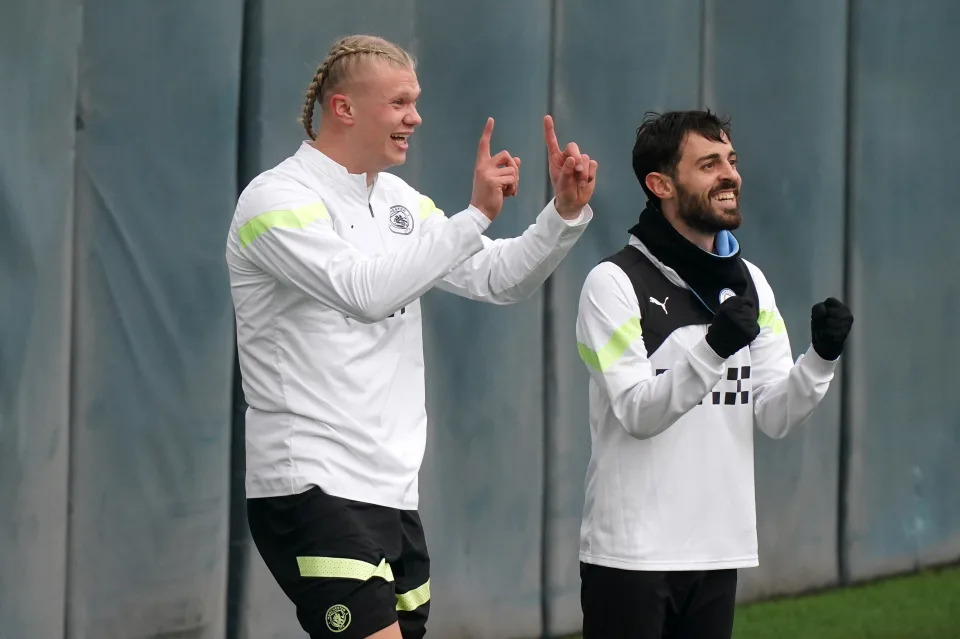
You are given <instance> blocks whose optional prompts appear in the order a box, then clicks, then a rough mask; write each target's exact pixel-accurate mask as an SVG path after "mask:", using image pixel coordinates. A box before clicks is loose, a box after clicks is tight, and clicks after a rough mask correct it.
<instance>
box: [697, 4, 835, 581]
mask: <svg viewBox="0 0 960 639" xmlns="http://www.w3.org/2000/svg"><path fill="white" fill-rule="evenodd" d="M846 14H847V10H846V6H845V4H844V3H842V2H835V1H834V0H816V1H813V2H810V1H806V0H789V1H787V2H778V3H767V2H763V1H762V0H749V1H747V2H738V3H735V4H727V3H724V2H717V1H715V0H707V4H706V13H705V17H706V23H705V25H704V27H705V28H704V33H705V43H706V48H705V50H704V64H705V68H704V89H705V90H704V101H705V104H706V105H708V106H710V107H712V108H713V109H716V110H719V111H720V112H721V113H723V114H727V115H729V116H731V118H732V119H733V134H732V141H733V146H734V148H735V149H736V150H737V152H738V161H739V163H738V167H737V168H738V169H739V171H740V175H741V177H742V178H743V186H742V190H741V207H740V208H741V211H742V213H743V225H742V226H741V227H740V229H738V230H737V231H734V233H735V234H736V236H737V239H738V240H739V241H740V246H741V247H742V250H743V257H744V258H745V259H747V260H749V261H751V262H753V263H754V264H756V265H757V266H759V267H760V269H761V270H763V272H764V275H765V276H766V278H767V280H768V281H769V282H770V285H771V286H772V287H773V291H774V294H775V295H776V299H777V307H778V308H779V310H780V313H781V315H782V316H783V319H784V322H785V323H786V326H787V332H788V334H789V336H790V345H791V347H792V349H793V355H794V357H796V356H797V355H799V354H800V353H803V352H804V351H806V350H807V348H808V347H809V346H810V307H811V306H813V304H815V303H817V302H820V301H823V299H825V298H826V297H827V296H834V297H838V298H843V293H844V291H843V248H844V184H845V166H844V162H845V161H844V148H845V137H844V136H845V130H846V129H845V118H846V102H845V98H846V84H845V81H846V67H845V65H844V64H843V60H845V58H846V46H847V31H846V24H847V21H846ZM757 24H762V25H763V28H762V29H758V28H751V29H744V25H757ZM841 393H842V388H841V377H840V375H839V374H838V375H837V376H836V377H835V378H834V381H833V383H832V384H831V386H830V390H829V392H828V393H827V396H826V397H825V398H824V401H823V403H822V404H821V405H820V406H819V408H818V409H817V411H816V412H815V413H814V415H813V416H812V417H811V418H810V420H809V421H808V422H807V423H806V424H804V425H802V426H800V427H799V428H798V429H796V430H794V431H793V432H792V433H791V434H790V435H788V436H787V437H786V438H785V439H783V440H777V441H774V440H772V439H770V438H769V437H767V436H766V435H764V434H763V433H762V432H760V431H759V430H755V431H754V435H755V459H756V463H755V473H756V475H755V482H754V483H755V485H756V495H757V496H756V500H757V533H758V542H759V552H760V567H759V568H756V569H749V570H741V571H740V581H739V591H740V592H739V595H740V597H741V599H755V598H758V597H765V596H771V595H775V594H783V593H788V592H799V591H803V590H809V589H811V588H822V587H824V586H827V585H830V584H833V583H836V581H837V579H838V572H837V508H838V489H837V486H838V483H837V482H838V477H837V474H838V470H839V450H838V449H839V441H840V439H839V420H840V398H841Z"/></svg>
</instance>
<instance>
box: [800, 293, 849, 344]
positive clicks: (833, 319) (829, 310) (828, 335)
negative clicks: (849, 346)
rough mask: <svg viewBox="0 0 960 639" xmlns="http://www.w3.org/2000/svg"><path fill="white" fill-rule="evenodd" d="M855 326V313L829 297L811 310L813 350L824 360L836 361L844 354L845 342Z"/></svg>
mask: <svg viewBox="0 0 960 639" xmlns="http://www.w3.org/2000/svg"><path fill="white" fill-rule="evenodd" d="M852 325H853V313H851V312H850V309H849V308H847V305H846V304H844V303H843V302H841V301H840V300H838V299H836V298H834V297H828V298H827V299H826V300H824V301H822V302H820V303H819V304H814V305H813V308H812V309H811V310H810V335H811V336H812V338H813V339H812V341H813V350H815V351H817V355H819V356H820V357H822V358H823V359H829V360H834V359H837V358H838V357H840V353H842V352H843V342H844V340H846V339H847V335H848V334H849V333H850V327H851V326H852Z"/></svg>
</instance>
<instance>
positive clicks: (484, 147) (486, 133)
mask: <svg viewBox="0 0 960 639" xmlns="http://www.w3.org/2000/svg"><path fill="white" fill-rule="evenodd" d="M491 135H493V118H487V124H486V126H484V127H483V133H481V134H480V145H479V146H478V147H477V162H479V161H480V160H489V159H490V136H491Z"/></svg>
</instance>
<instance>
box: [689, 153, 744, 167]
mask: <svg viewBox="0 0 960 639" xmlns="http://www.w3.org/2000/svg"><path fill="white" fill-rule="evenodd" d="M731 156H733V157H737V152H736V151H730V153H728V154H727V157H731ZM719 159H720V154H719V153H711V154H710V155H705V156H703V157H702V158H698V159H697V161H696V164H700V163H701V162H704V161H706V160H719Z"/></svg>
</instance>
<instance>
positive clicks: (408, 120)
mask: <svg viewBox="0 0 960 639" xmlns="http://www.w3.org/2000/svg"><path fill="white" fill-rule="evenodd" d="M403 122H404V124H406V125H407V126H420V124H421V123H422V122H423V118H421V117H420V113H419V112H417V107H416V106H415V105H410V110H409V111H408V112H407V117H405V118H404V119H403Z"/></svg>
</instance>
